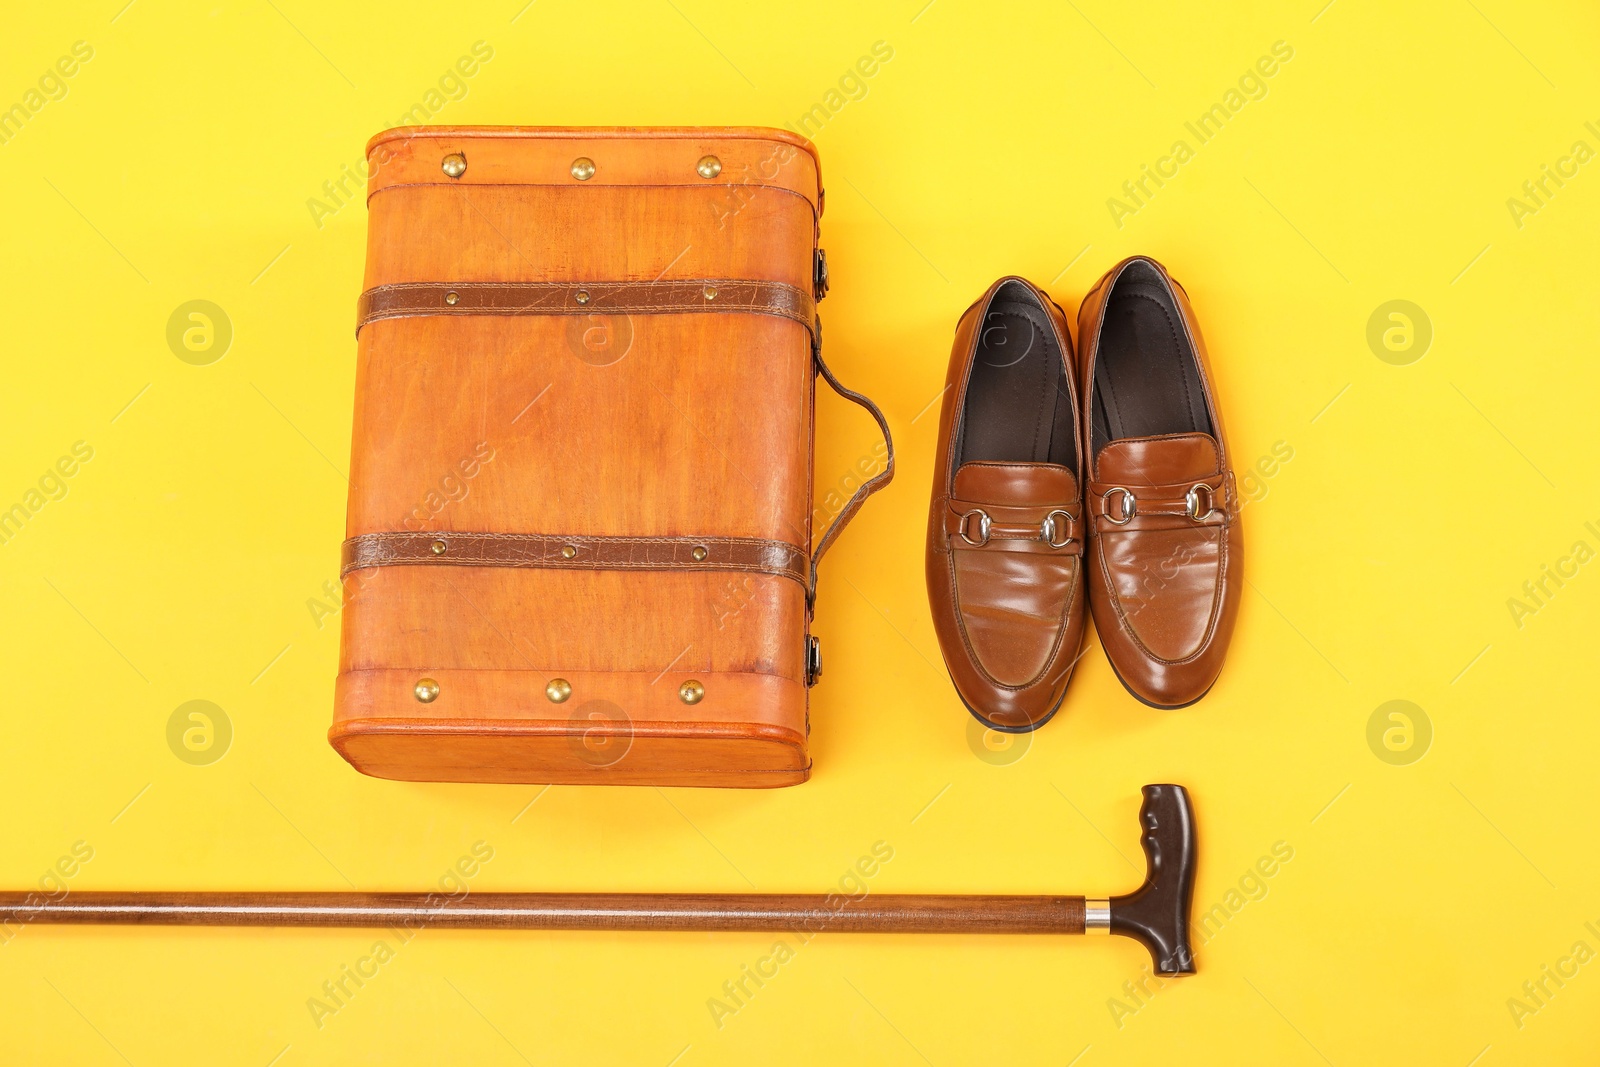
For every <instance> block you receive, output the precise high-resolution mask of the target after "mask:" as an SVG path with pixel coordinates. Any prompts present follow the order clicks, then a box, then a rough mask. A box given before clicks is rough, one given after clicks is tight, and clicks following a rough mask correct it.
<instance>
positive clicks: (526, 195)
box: [329, 127, 894, 787]
mask: <svg viewBox="0 0 1600 1067" xmlns="http://www.w3.org/2000/svg"><path fill="white" fill-rule="evenodd" d="M367 152H368V164H369V169H370V175H371V176H370V180H369V188H368V209H369V220H368V245H367V268H366V281H365V291H364V292H363V293H362V295H361V299H360V302H359V307H358V322H357V337H358V357H357V358H358V366H357V375H356V404H355V422H354V431H353V435H354V442H353V446H352V456H351V465H350V501H349V511H348V518H347V540H346V541H345V544H344V557H343V568H342V574H343V579H344V594H345V608H344V611H343V632H342V643H341V656H340V672H339V678H338V683H337V688H336V696H335V709H334V721H333V727H332V729H331V730H330V732H329V740H330V741H331V742H332V744H333V746H334V748H335V749H337V750H338V751H339V753H340V754H341V755H342V756H344V758H345V759H347V760H349V761H350V763H351V764H352V765H353V766H355V767H356V769H358V770H360V771H362V772H363V773H365V774H371V775H376V776H379V777H383V778H398V779H408V780H416V781H453V782H535V783H540V782H551V783H577V784H583V783H611V784H631V785H642V784H652V785H708V786H747V787H749V786H755V787H760V786H780V785H791V784H794V783H797V782H802V781H805V779H806V778H807V777H808V775H809V773H810V768H811V760H810V756H809V755H808V752H807V744H806V742H807V734H808V732H809V729H810V724H809V720H808V716H807V690H808V687H809V685H811V684H812V683H814V682H815V681H816V678H817V676H818V674H819V673H820V668H821V660H820V653H819V650H818V648H817V645H816V642H815V640H814V639H813V638H811V637H810V634H809V624H810V619H811V602H812V599H813V597H814V594H815V588H816V564H817V561H818V560H819V559H820V558H821V556H822V554H823V552H824V551H825V550H826V548H827V546H828V544H829V543H830V542H831V540H832V539H833V537H834V536H836V534H837V532H838V531H839V530H840V529H841V528H842V526H843V524H844V523H845V522H846V521H848V519H849V518H850V517H851V516H852V515H853V514H854V513H855V511H856V509H858V508H859V507H860V505H861V503H862V502H863V501H864V500H865V498H866V496H867V495H868V494H870V493H871V492H873V491H875V490H877V489H878V488H880V487H881V486H882V485H884V484H885V483H887V482H888V480H889V479H890V477H892V475H893V471H894V461H893V452H892V449H886V459H887V463H886V468H885V470H884V471H883V472H882V473H880V474H878V475H877V476H876V477H874V478H872V479H871V480H870V481H868V482H866V483H865V484H863V485H862V486H861V487H860V488H859V489H858V490H857V492H856V493H855V495H854V496H853V497H852V498H851V500H850V501H849V502H848V504H847V505H846V506H845V507H844V508H843V509H842V511H841V513H840V515H839V518H838V520H837V521H836V522H835V523H834V525H833V526H832V527H831V528H830V529H829V530H828V532H827V533H826V534H824V536H823V537H822V539H821V540H820V541H818V542H817V544H816V548H815V550H814V551H813V550H812V548H811V545H812V532H813V531H812V528H811V525H812V524H811V515H812V500H811V493H812V405H813V401H814V399H815V379H816V375H817V374H818V373H820V374H821V375H822V376H823V377H824V379H825V380H827V381H828V382H829V384H830V385H832V386H833V387H834V388H835V389H837V390H839V391H840V393H841V394H842V395H844V396H846V397H848V398H850V399H852V400H854V401H856V402H857V403H860V404H861V405H863V406H864V407H865V408H866V409H867V410H868V411H870V412H871V414H872V416H873V417H874V418H875V419H876V420H877V422H878V424H879V427H880V428H881V429H882V430H883V433H884V437H885V441H886V443H887V439H888V426H887V424H886V423H885V422H884V420H883V416H882V414H881V413H880V412H879V411H878V410H877V408H876V407H874V406H873V405H872V403H871V402H870V401H868V400H867V399H866V398H865V397H862V396H860V395H859V394H855V393H852V392H850V391H849V390H846V389H844V388H843V387H842V386H840V385H839V384H838V382H837V381H836V380H835V379H834V378H833V377H832V375H831V374H829V372H828V371H827V368H826V367H825V366H824V365H823V364H822V362H821V338H820V331H821V324H820V321H819V320H818V319H817V316H816V313H815V302H816V301H817V300H818V299H820V298H821V296H822V295H823V293H824V292H825V290H826V286H827V271H826V259H825V257H824V256H823V254H822V253H821V251H820V250H819V249H818V248H817V234H818V230H817V220H818V217H819V216H820V214H821V211H822V203H823V195H822V184H821V176H820V170H819V168H818V162H817V157H816V151H815V149H814V148H813V147H812V146H811V144H810V143H809V142H808V141H806V140H804V139H803V138H800V137H797V136H794V135H792V134H789V133H785V132H781V131H777V130H765V129H742V128H741V129H691V128H677V129H623V128H603V129H545V128H521V127H514V128H498V127H462V128H450V127H407V128H403V129H397V130H390V131H388V132H386V133H382V134H379V135H378V136H377V137H375V138H373V140H372V141H371V143H370V144H369V145H368V148H367Z"/></svg>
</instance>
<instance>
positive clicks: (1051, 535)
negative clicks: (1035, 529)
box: [1039, 508, 1072, 548]
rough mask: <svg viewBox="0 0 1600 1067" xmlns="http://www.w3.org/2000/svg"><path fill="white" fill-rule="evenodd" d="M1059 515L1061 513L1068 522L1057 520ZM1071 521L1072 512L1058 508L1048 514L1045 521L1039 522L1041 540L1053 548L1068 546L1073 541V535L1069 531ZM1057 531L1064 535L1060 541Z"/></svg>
mask: <svg viewBox="0 0 1600 1067" xmlns="http://www.w3.org/2000/svg"><path fill="white" fill-rule="evenodd" d="M1057 515H1060V516H1061V517H1062V518H1064V519H1065V520H1066V522H1062V523H1058V522H1056V516H1057ZM1071 521H1072V512H1070V511H1064V510H1062V509H1061V508H1057V509H1056V510H1054V511H1052V512H1051V513H1050V514H1048V515H1046V516H1045V517H1044V521H1043V522H1041V523H1039V540H1041V541H1043V542H1044V543H1045V544H1047V545H1049V546H1050V547H1051V548H1066V547H1067V546H1068V545H1070V544H1071V543H1072V535H1071V534H1070V533H1068V530H1069V527H1068V526H1067V523H1068V522H1071ZM1057 531H1059V532H1060V533H1061V535H1062V537H1061V540H1059V541H1057V540H1056V533H1057Z"/></svg>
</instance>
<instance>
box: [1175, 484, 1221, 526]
mask: <svg viewBox="0 0 1600 1067" xmlns="http://www.w3.org/2000/svg"><path fill="white" fill-rule="evenodd" d="M1202 496H1204V497H1205V499H1206V509H1205V510H1204V511H1201V510H1200V498H1201V497H1202ZM1183 503H1184V507H1185V509H1186V510H1187V511H1188V513H1189V518H1191V519H1193V520H1194V521H1195V522H1204V521H1205V520H1206V519H1209V518H1210V517H1211V513H1212V512H1214V511H1216V510H1217V503H1216V490H1215V489H1212V488H1211V487H1210V486H1209V485H1207V484H1206V483H1205V482H1195V483H1194V484H1193V485H1191V486H1190V487H1189V491H1188V492H1187V493H1185V494H1183Z"/></svg>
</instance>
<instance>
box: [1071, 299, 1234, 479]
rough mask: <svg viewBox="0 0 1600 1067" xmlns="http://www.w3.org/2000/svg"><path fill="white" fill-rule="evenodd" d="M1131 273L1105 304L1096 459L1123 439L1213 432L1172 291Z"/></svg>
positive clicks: (1097, 369) (1097, 360) (1096, 401)
mask: <svg viewBox="0 0 1600 1067" xmlns="http://www.w3.org/2000/svg"><path fill="white" fill-rule="evenodd" d="M1135 269H1136V268H1132V267H1130V268H1129V270H1128V272H1127V273H1125V274H1124V275H1123V276H1122V277H1121V278H1120V279H1118V280H1117V282H1116V283H1115V287H1114V288H1113V289H1112V291H1111V295H1110V296H1109V297H1108V298H1107V304H1106V314H1105V322H1104V324H1103V325H1102V326H1101V328H1100V350H1099V354H1098V355H1097V356H1096V357H1095V372H1094V445H1093V449H1094V454H1096V455H1098V454H1099V452H1100V449H1102V448H1104V447H1105V445H1106V442H1108V441H1112V440H1115V439H1117V438H1119V437H1154V436H1157V435H1159V434H1171V433H1195V432H1199V433H1211V416H1210V414H1209V413H1208V412H1207V411H1206V398H1205V390H1204V389H1203V388H1202V385H1201V382H1200V370H1199V367H1198V366H1197V365H1196V363H1195V355H1194V353H1193V351H1191V349H1190V347H1189V342H1188V339H1187V338H1186V337H1185V335H1184V332H1183V321H1182V318H1181V316H1180V314H1179V312H1178V308H1177V305H1176V304H1174V303H1173V300H1172V295H1171V294H1170V293H1169V292H1168V291H1167V288H1166V286H1165V285H1164V284H1163V283H1162V282H1161V281H1160V280H1159V279H1158V278H1155V277H1142V276H1140V275H1138V274H1135V273H1134V271H1135Z"/></svg>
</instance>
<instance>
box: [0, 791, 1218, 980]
mask: <svg viewBox="0 0 1600 1067" xmlns="http://www.w3.org/2000/svg"><path fill="white" fill-rule="evenodd" d="M1139 820H1140V824H1141V825H1142V826H1143V828H1144V833H1143V835H1142V836H1141V837H1140V843H1141V844H1142V845H1143V846H1144V854H1145V859H1146V861H1147V869H1146V874H1145V880H1144V884H1143V885H1141V886H1140V887H1139V888H1138V889H1136V890H1134V891H1133V892H1132V893H1128V894H1126V895H1124V896H1118V897H1110V898H1105V897H1101V898H1094V897H1088V898H1086V897H1081V896H998V895H985V894H971V895H935V894H893V893H882V894H880V893H874V894H871V895H870V896H868V897H865V898H862V899H859V900H856V899H851V898H841V899H843V901H844V903H843V905H842V906H838V907H835V906H829V905H827V904H826V903H825V901H827V899H828V898H827V897H826V896H824V895H822V894H804V893H473V894H471V895H469V896H466V897H463V898H460V899H446V900H444V901H442V902H441V901H440V900H439V898H438V895H437V894H427V893H234V892H207V893H184V892H154V893H150V892H144V893H122V892H89V891H84V892H77V893H68V894H67V895H66V896H63V897H60V898H58V899H55V900H50V899H47V898H42V897H41V896H40V894H38V893H36V892H0V916H3V917H0V929H6V930H9V929H10V928H11V927H13V926H15V925H21V924H24V923H29V922H40V923H87V924H128V925H161V926H356V927H363V926H365V927H379V926H399V927H409V928H411V929H418V928H421V927H422V926H433V927H438V928H441V929H452V930H794V929H801V928H803V929H806V930H809V931H814V932H815V931H821V930H837V931H840V932H843V933H886V934H945V933H969V934H1085V933H1087V934H1121V935H1122V936H1124V937H1131V938H1133V939H1135V940H1136V941H1139V942H1140V943H1141V944H1143V945H1144V946H1145V948H1147V949H1149V950H1150V955H1151V958H1152V959H1153V960H1154V963H1155V973H1156V974H1159V975H1182V974H1193V973H1194V954H1193V952H1192V951H1191V950H1190V945H1189V907H1190V903H1191V899H1192V897H1193V895H1194V865H1195V831H1194V811H1193V809H1192V808H1190V806H1189V794H1188V793H1187V792H1186V791H1185V790H1184V788H1183V787H1182V786H1179V785H1147V786H1145V787H1144V804H1143V806H1142V807H1141V808H1140V811H1139Z"/></svg>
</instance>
